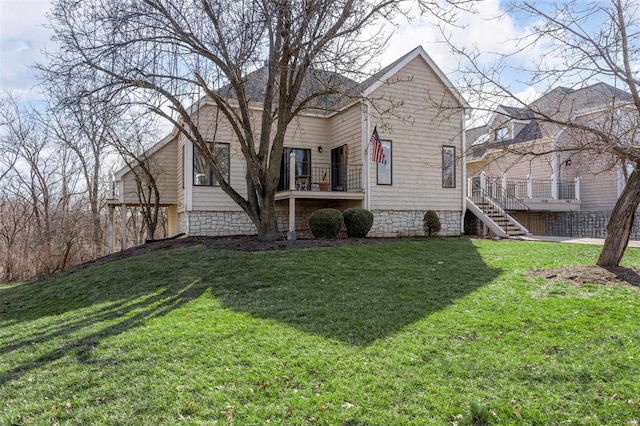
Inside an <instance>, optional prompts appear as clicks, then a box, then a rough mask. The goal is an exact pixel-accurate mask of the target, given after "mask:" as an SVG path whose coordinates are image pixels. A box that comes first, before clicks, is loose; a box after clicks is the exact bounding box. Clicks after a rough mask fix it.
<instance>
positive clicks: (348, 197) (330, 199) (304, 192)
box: [275, 152, 365, 240]
mask: <svg viewBox="0 0 640 426" xmlns="http://www.w3.org/2000/svg"><path fill="white" fill-rule="evenodd" d="M288 160H289V161H285V162H284V164H283V167H282V171H281V174H280V185H279V187H278V192H277V194H276V197H275V199H276V204H277V205H279V206H280V207H281V208H282V207H285V206H286V208H287V209H288V222H289V225H288V232H287V239H289V240H295V239H296V238H297V232H296V228H299V226H298V227H297V226H296V219H300V217H299V216H300V213H302V212H304V213H305V214H307V213H309V212H312V211H315V210H318V209H322V208H339V209H344V208H349V207H362V203H363V200H364V198H365V193H364V187H363V180H362V165H349V164H345V163H344V162H332V163H316V162H311V161H296V156H295V153H293V152H292V153H290V155H289V158H288ZM291 165H293V166H292V167H291ZM297 208H298V211H297V210H296V209H297ZM298 222H300V220H298Z"/></svg>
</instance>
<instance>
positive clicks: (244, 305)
mask: <svg viewBox="0 0 640 426" xmlns="http://www.w3.org/2000/svg"><path fill="white" fill-rule="evenodd" d="M598 251H599V247H594V246H581V245H568V244H552V243H525V242H495V241H469V240H466V239H455V238H452V239H438V238H436V239H422V240H406V241H400V242H392V243H385V244H379V245H363V246H342V247H334V248H322V249H308V250H291V251H273V252H254V253H241V252H230V251H220V250H207V249H205V248H202V247H193V248H187V249H177V250H171V251H164V252H157V253H151V254H148V255H143V256H139V257H135V258H130V259H126V260H123V261H118V262H113V263H110V264H106V265H102V266H97V267H93V268H89V269H86V270H82V271H79V272H76V273H73V274H70V275H68V276H64V277H58V278H51V279H48V280H45V281H41V282H36V283H27V284H22V285H19V286H14V287H7V288H0V425H3V424H7V425H9V424H25V425H32V424H35V425H39V424H42V425H49V424H71V425H75V424H78V425H86V424H100V425H103V424H106V425H129V424H131V425H138V424H145V425H146V424H148V425H156V424H166V425H174V424H178V423H182V424H194V425H199V424H201V425H211V424H221V425H223V424H236V425H263V424H267V423H270V424H278V425H280V424H285V425H287V424H290V425H307V424H321V425H345V426H346V425H350V426H355V425H412V424H415V425H427V424H433V425H443V424H457V425H470V424H474V422H475V424H501V425H502V424H505V425H511V424H513V425H531V424H540V425H548V424H558V425H560V424H576V425H578V424H584V425H593V424H603V425H605V424H606V425H608V424H615V425H633V424H638V423H637V422H639V421H640V316H639V315H638V312H640V293H639V291H638V288H633V287H630V286H599V285H593V284H582V285H576V284H571V283H568V282H557V283H551V282H548V281H545V280H543V279H534V278H530V277H527V276H525V275H524V272H525V271H526V270H527V269H528V268H531V267H536V268H546V267H558V266H562V265H565V264H592V263H594V262H595V259H596V258H597V255H598ZM623 264H624V265H625V266H629V267H640V251H639V250H636V249H629V250H628V253H627V255H626V257H625V259H624V262H623ZM634 422H635V423H634Z"/></svg>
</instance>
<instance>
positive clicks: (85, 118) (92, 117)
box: [49, 91, 118, 257]
mask: <svg viewBox="0 0 640 426" xmlns="http://www.w3.org/2000/svg"><path fill="white" fill-rule="evenodd" d="M53 94H54V92H53V91H51V92H50V96H52V95H53ZM60 100H61V99H60V98H56V97H52V98H50V105H49V108H50V110H51V111H53V114H51V116H50V117H51V119H50V131H51V132H52V133H53V134H54V135H55V137H56V139H57V140H58V141H60V142H61V143H62V144H64V145H65V147H66V148H67V149H69V150H70V151H72V153H73V155H74V157H75V158H76V159H77V162H78V167H79V172H80V175H81V177H82V181H83V191H85V193H86V198H87V201H88V205H89V209H90V213H91V223H90V228H91V241H92V246H93V247H92V255H93V257H97V256H99V255H101V254H103V253H104V238H103V226H102V223H101V210H102V208H103V204H104V195H105V192H106V191H105V190H104V185H103V184H104V183H105V182H107V180H108V179H106V178H105V170H104V167H105V164H104V163H105V159H106V158H107V156H108V155H109V153H110V151H113V150H112V149H111V146H110V144H109V140H108V138H107V134H108V132H109V131H110V128H111V127H112V126H115V125H116V124H115V123H116V122H117V120H118V116H117V115H116V114H115V113H114V112H113V110H114V108H113V107H108V105H106V104H105V103H104V102H101V101H100V100H99V99H97V98H96V97H94V96H83V97H75V98H74V99H71V100H70V99H69V98H68V97H65V98H63V99H62V100H63V101H65V102H59V101H60ZM65 176H69V174H68V173H67V174H65Z"/></svg>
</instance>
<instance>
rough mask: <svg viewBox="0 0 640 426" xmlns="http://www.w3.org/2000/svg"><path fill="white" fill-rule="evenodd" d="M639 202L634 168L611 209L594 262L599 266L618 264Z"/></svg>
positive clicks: (639, 174) (639, 181)
mask: <svg viewBox="0 0 640 426" xmlns="http://www.w3.org/2000/svg"><path fill="white" fill-rule="evenodd" d="M639 204H640V171H638V169H637V168H636V169H635V170H634V171H633V173H631V176H629V180H628V181H627V184H626V185H625V187H624V189H623V190H622V194H620V197H619V198H618V201H617V202H616V205H615V206H614V207H613V210H612V211H611V217H610V218H609V223H608V224H607V238H606V239H605V240H604V246H603V247H602V251H601V252H600V257H598V261H597V262H596V264H597V265H599V266H618V265H619V264H620V261H621V260H622V256H623V255H624V251H625V249H626V248H627V244H628V243H629V236H630V235H631V230H632V228H633V220H634V218H635V213H636V210H637V209H638V205H639Z"/></svg>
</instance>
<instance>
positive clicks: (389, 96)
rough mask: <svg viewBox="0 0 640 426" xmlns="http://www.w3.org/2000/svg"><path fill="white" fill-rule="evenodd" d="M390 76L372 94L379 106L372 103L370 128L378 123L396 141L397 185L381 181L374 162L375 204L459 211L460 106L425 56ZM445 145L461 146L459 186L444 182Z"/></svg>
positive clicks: (394, 175) (394, 166)
mask: <svg viewBox="0 0 640 426" xmlns="http://www.w3.org/2000/svg"><path fill="white" fill-rule="evenodd" d="M390 80H391V81H388V82H386V83H384V84H383V85H382V86H380V87H379V88H377V89H376V90H375V91H374V92H373V93H372V94H371V96H370V99H371V102H372V103H373V104H374V105H375V108H374V107H372V108H371V121H372V122H371V130H373V127H374V126H377V128H378V133H379V135H380V138H381V139H383V140H391V141H392V157H393V158H392V185H378V184H377V174H376V173H377V167H376V166H377V165H376V164H375V163H372V164H371V168H370V170H371V172H370V189H371V192H370V194H371V198H370V206H371V209H372V210H427V209H433V210H441V211H443V210H449V211H460V210H461V209H462V188H463V185H462V170H461V164H462V162H461V156H462V131H463V129H462V114H463V111H462V109H461V108H460V105H459V104H457V101H456V100H455V98H454V97H453V95H452V94H451V93H450V92H449V91H448V90H447V89H446V88H445V86H444V85H443V84H442V82H441V81H440V80H439V79H438V77H437V76H436V75H435V74H434V73H433V71H432V70H431V69H430V67H429V66H428V65H427V63H426V62H425V61H424V60H423V59H422V58H421V57H416V58H415V59H414V60H412V61H411V62H410V63H408V64H407V65H406V66H405V67H404V68H403V69H401V70H400V71H398V72H397V73H396V74H395V75H394V76H393V77H392V78H391V79H390ZM442 107H443V108H444V109H443V108H442ZM450 108H451V109H450ZM380 111H390V113H380ZM444 145H447V146H454V147H455V148H456V176H455V181H456V187H455V188H443V187H442V147H443V146H444ZM369 154H370V151H369Z"/></svg>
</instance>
